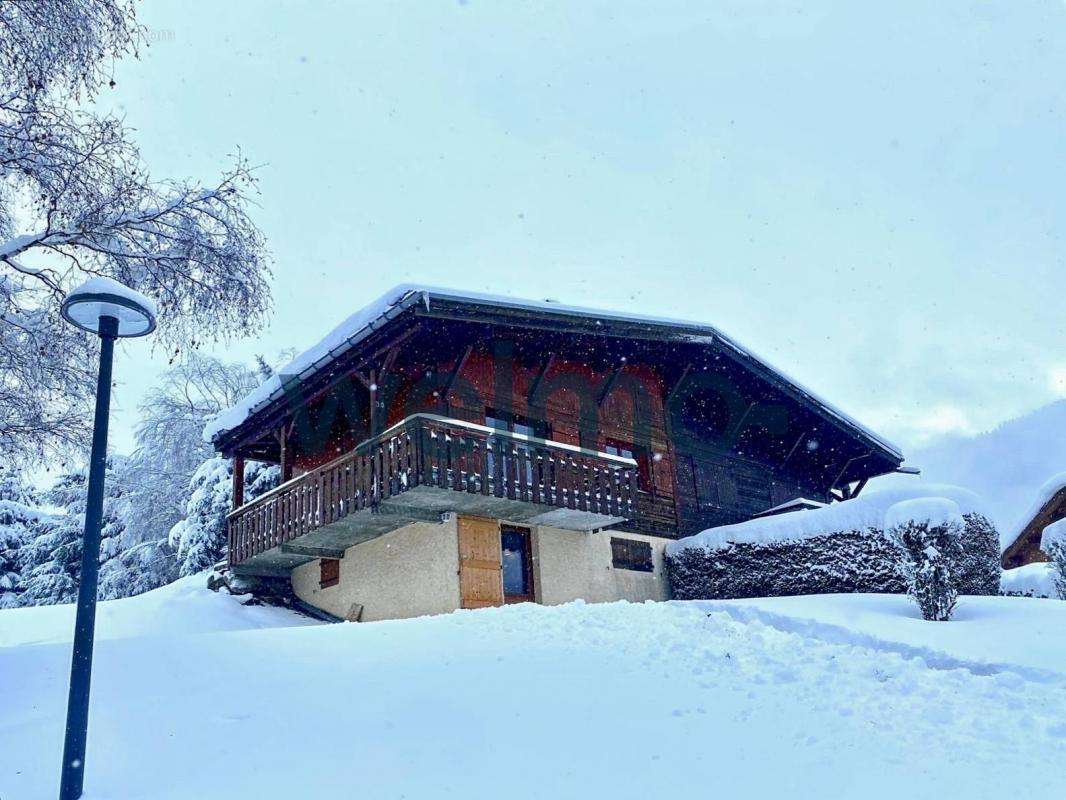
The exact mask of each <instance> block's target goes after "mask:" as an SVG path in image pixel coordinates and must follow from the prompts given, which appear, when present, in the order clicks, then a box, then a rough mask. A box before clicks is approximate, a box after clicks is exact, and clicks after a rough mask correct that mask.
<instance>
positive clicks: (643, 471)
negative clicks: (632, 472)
mask: <svg viewBox="0 0 1066 800" xmlns="http://www.w3.org/2000/svg"><path fill="white" fill-rule="evenodd" d="M603 451H604V452H605V453H607V454H608V455H611V456H621V457H622V458H631V459H633V460H634V461H636V462H637V488H638V489H643V490H645V491H651V490H652V481H651V459H649V458H648V451H647V449H645V448H643V447H641V446H640V445H636V444H633V443H632V442H624V441H622V440H621V439H611V438H607V439H606V441H605V444H604V448H603Z"/></svg>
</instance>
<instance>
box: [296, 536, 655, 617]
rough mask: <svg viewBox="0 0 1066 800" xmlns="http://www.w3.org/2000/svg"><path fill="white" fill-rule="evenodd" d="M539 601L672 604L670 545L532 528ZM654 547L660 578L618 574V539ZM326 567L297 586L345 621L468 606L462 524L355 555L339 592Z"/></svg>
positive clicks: (315, 566)
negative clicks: (614, 551) (326, 581)
mask: <svg viewBox="0 0 1066 800" xmlns="http://www.w3.org/2000/svg"><path fill="white" fill-rule="evenodd" d="M530 531H531V541H530V544H531V549H532V551H533V581H534V592H535V594H534V596H535V598H536V601H537V602H538V603H543V604H545V605H558V604H560V603H567V602H570V601H571V600H579V599H580V600H585V601H587V602H590V603H604V602H611V601H614V600H630V601H633V602H642V601H644V600H667V599H669V597H670V592H669V587H668V585H667V581H666V574H665V572H664V569H663V551H664V549H665V547H666V543H667V540H665V539H661V538H659V537H655V536H645V535H643V534H639V533H618V532H612V531H603V532H601V533H586V532H580V531H570V530H563V529H561V528H552V527H548V526H543V525H539V526H532V527H531V528H530ZM612 537H617V538H622V539H636V540H639V541H644V542H648V543H650V544H651V551H652V563H653V565H654V571H653V572H638V571H635V570H627V569H616V568H615V567H614V566H612V564H611V538H612ZM319 580H320V572H319V562H318V561H312V562H310V563H308V564H304V565H302V566H299V567H297V568H296V569H295V570H293V573H292V586H293V590H294V591H295V593H296V596H297V597H299V598H300V599H301V600H303V601H304V602H307V603H310V604H311V605H313V606H315V607H317V608H320V609H322V610H323V611H327V612H329V613H330V614H333V615H334V616H337V617H341V618H342V619H346V618H348V616H349V614H350V613H351V610H352V606H353V605H355V604H358V605H361V606H362V607H363V611H362V616H361V618H360V619H361V620H362V621H364V622H372V621H374V620H383V619H405V618H407V617H420V616H425V615H429V614H447V613H449V612H452V611H455V610H456V609H458V608H459V606H460V596H459V541H458V526H457V523H456V518H455V517H454V515H453V516H451V517H450V518H449V519H448V521H447V522H445V523H441V524H437V523H428V522H416V523H412V524H410V525H407V526H405V527H403V528H400V529H399V530H395V531H392V532H391V533H387V534H385V535H384V536H381V537H379V538H377V539H372V540H370V541H369V542H363V543H362V544H358V545H355V546H354V547H350V548H348V549H347V550H346V551H345V553H344V558H342V559H341V561H340V581H339V583H338V584H337V585H336V586H331V587H328V588H326V589H322V588H320V586H319Z"/></svg>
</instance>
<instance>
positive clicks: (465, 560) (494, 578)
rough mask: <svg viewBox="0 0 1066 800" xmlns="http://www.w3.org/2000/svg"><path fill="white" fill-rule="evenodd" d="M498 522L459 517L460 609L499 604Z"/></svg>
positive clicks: (501, 602) (500, 557) (500, 597)
mask: <svg viewBox="0 0 1066 800" xmlns="http://www.w3.org/2000/svg"><path fill="white" fill-rule="evenodd" d="M502 559H503V555H502V553H501V551H500V523H499V521H498V520H495V519H485V518H484V517H459V598H460V606H461V607H462V608H485V607H486V606H502V605H503V573H502V570H501V565H502Z"/></svg>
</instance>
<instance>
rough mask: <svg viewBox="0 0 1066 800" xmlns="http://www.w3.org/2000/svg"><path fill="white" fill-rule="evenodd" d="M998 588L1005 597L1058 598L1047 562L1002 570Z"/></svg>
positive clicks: (1051, 571)
mask: <svg viewBox="0 0 1066 800" xmlns="http://www.w3.org/2000/svg"><path fill="white" fill-rule="evenodd" d="M999 586H1000V591H1001V592H1003V594H1006V595H1017V596H1019V597H1048V598H1052V599H1057V598H1058V596H1059V595H1058V592H1057V591H1055V573H1054V569H1053V567H1052V565H1051V564H1050V563H1049V562H1047V561H1035V562H1033V563H1032V564H1026V565H1025V566H1022V567H1016V568H1014V569H1005V570H1003V574H1002V576H1001V577H1000V580H999ZM1064 623H1066V620H1064ZM1064 666H1066V663H1064Z"/></svg>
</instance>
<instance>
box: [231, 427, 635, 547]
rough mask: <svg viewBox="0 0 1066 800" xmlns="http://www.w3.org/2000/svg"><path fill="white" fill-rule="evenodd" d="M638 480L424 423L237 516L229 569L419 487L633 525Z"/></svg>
mask: <svg viewBox="0 0 1066 800" xmlns="http://www.w3.org/2000/svg"><path fill="white" fill-rule="evenodd" d="M636 481H637V476H636V462H634V461H633V460H632V459H629V458H621V457H618V456H613V455H609V454H607V453H597V452H594V451H591V450H586V449H583V448H579V447H574V446H572V445H567V444H563V443H561V442H552V441H548V440H545V439H537V438H534V437H529V436H523V435H521V434H514V433H508V432H506V431H498V430H495V429H493V428H489V427H486V426H484V425H476V424H473V423H469V422H463V421H460V420H455V419H448V418H445V417H440V416H437V415H435V414H415V415H413V416H411V417H408V418H407V419H405V420H403V421H402V422H399V423H397V424H396V425H393V426H392V427H391V428H389V429H388V430H386V431H385V432H384V433H382V434H381V435H380V436H377V437H375V438H373V439H369V440H367V441H365V442H363V443H362V444H360V445H359V446H358V447H356V448H355V449H354V450H353V451H351V452H350V453H346V454H345V455H343V456H341V457H339V458H337V459H334V460H333V461H330V462H329V463H327V464H324V465H323V466H321V467H318V468H317V469H314V470H311V471H310V472H307V473H305V474H303V475H300V476H298V477H296V478H293V479H292V480H290V481H287V482H285V483H283V484H282V485H280V486H278V487H277V488H275V489H273V490H271V491H269V492H267V493H266V494H263V495H261V496H260V497H258V498H256V499H255V500H253V501H252V502H250V503H247V504H245V505H243V506H241V507H240V508H238V509H236V510H235V511H233V512H232V513H231V514H230V515H229V517H228V528H229V563H230V564H231V565H233V564H239V563H241V562H243V561H245V560H247V559H249V558H251V557H253V556H255V555H258V554H259V553H263V552H265V551H267V550H270V549H272V548H274V547H277V546H279V545H281V544H284V543H285V542H289V541H292V540H293V539H296V538H297V537H299V536H303V535H304V534H307V533H310V532H312V531H314V530H317V529H318V528H321V527H324V526H326V525H329V524H330V523H333V522H336V521H338V520H340V519H343V518H345V517H347V516H348V515H349V514H353V513H355V512H357V511H362V510H364V509H371V510H373V509H375V508H376V507H377V506H378V504H379V503H380V502H381V501H382V500H386V499H388V498H390V497H395V496H397V495H400V494H403V493H404V492H407V491H410V490H411V489H413V488H415V487H418V486H430V487H437V488H438V489H448V490H453V491H456V492H467V493H471V494H482V495H486V496H492V497H499V498H507V499H509V500H514V501H518V502H527V503H536V504H540V505H545V506H555V507H558V508H567V509H572V510H575V511H586V512H590V513H593V514H603V515H606V516H611V517H618V518H625V519H629V518H631V517H632V515H633V514H634V512H635V508H636Z"/></svg>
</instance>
